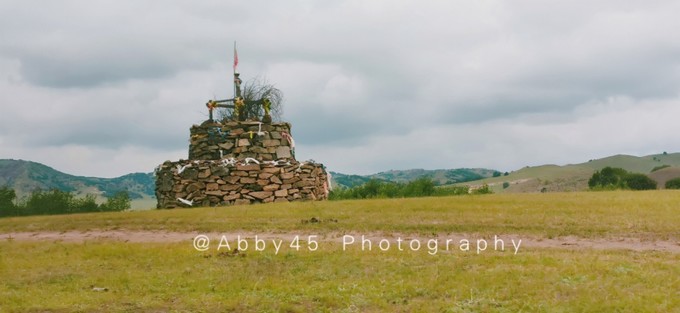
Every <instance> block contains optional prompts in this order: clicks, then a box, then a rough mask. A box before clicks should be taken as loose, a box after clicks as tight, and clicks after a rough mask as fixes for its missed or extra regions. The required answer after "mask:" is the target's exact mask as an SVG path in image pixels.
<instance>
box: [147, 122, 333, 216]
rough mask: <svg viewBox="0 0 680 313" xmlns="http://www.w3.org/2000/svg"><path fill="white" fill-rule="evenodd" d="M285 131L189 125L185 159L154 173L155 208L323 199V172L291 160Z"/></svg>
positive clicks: (291, 144)
mask: <svg viewBox="0 0 680 313" xmlns="http://www.w3.org/2000/svg"><path fill="white" fill-rule="evenodd" d="M290 128H291V126H290V124H288V123H273V124H265V123H261V122H254V121H226V122H223V123H216V122H213V121H206V122H204V123H203V124H201V125H194V126H192V127H191V138H190V145H189V159H188V160H180V161H177V162H170V161H166V162H165V163H163V164H162V165H160V166H159V167H158V168H157V169H156V198H157V200H158V205H157V207H158V208H174V207H178V206H185V207H186V206H209V205H210V206H214V205H229V204H249V203H267V202H287V201H295V200H324V199H327V198H328V191H329V188H330V185H329V184H330V181H329V177H328V173H327V172H326V170H325V168H324V166H323V165H322V164H319V163H315V162H314V161H307V162H298V161H297V160H296V159H295V141H294V140H293V137H292V136H291V134H290Z"/></svg>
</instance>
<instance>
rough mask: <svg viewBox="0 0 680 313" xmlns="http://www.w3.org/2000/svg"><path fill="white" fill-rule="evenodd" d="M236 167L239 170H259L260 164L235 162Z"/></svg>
mask: <svg viewBox="0 0 680 313" xmlns="http://www.w3.org/2000/svg"><path fill="white" fill-rule="evenodd" d="M236 169H237V170H239V171H259V170H260V164H248V165H241V164H237V165H236Z"/></svg>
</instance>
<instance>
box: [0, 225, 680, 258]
mask: <svg viewBox="0 0 680 313" xmlns="http://www.w3.org/2000/svg"><path fill="white" fill-rule="evenodd" d="M199 234H203V235H207V236H208V237H210V238H212V239H219V238H221V236H226V237H227V239H228V240H236V238H237V237H238V236H241V238H250V239H252V238H254V237H255V235H257V236H258V238H261V239H265V240H270V239H283V240H286V241H290V240H292V239H293V238H294V237H295V236H298V235H299V236H300V238H301V239H304V238H306V237H307V236H308V235H314V234H308V233H293V232H290V233H252V232H246V231H244V232H229V233H198V232H163V231H122V230H103V231H85V232H80V231H67V232H42V231H41V232H15V233H4V234H0V241H6V240H16V241H60V242H74V243H82V242H86V241H87V242H91V241H122V242H134V243H146V242H149V243H174V242H183V241H185V242H187V243H191V242H192V241H193V239H194V237H196V236H197V235H199ZM343 235H344V234H339V233H338V234H325V235H319V236H318V237H317V238H316V240H318V241H334V242H342V237H343ZM347 235H351V236H353V237H354V238H355V241H356V242H357V243H360V242H361V239H362V235H363V236H365V238H366V239H370V240H372V241H373V242H374V244H377V242H379V241H380V240H382V239H387V240H389V241H391V242H395V241H397V240H398V239H399V240H403V241H405V242H407V241H410V240H412V239H418V240H420V241H421V242H422V243H423V244H424V243H426V242H427V241H428V240H431V239H437V240H438V241H439V242H440V244H441V243H443V242H445V241H446V240H449V239H450V240H452V242H453V243H454V244H455V243H458V242H459V241H460V240H463V239H467V240H469V241H470V242H471V244H472V245H473V246H474V245H476V241H477V240H478V239H485V240H486V241H488V244H489V245H492V244H493V242H494V238H493V237H492V238H488V237H480V236H477V235H474V234H440V235H438V236H436V237H424V236H414V235H407V234H379V233H367V234H360V233H357V234H353V233H348V234H347ZM498 239H501V240H503V241H504V242H505V244H506V245H507V246H510V247H511V246H512V243H511V242H512V240H514V242H519V240H521V247H522V248H561V249H598V250H633V251H662V252H671V253H680V240H657V241H649V240H641V239H639V238H578V237H573V236H568V237H560V238H540V237H536V236H523V235H513V234H510V235H499V236H498Z"/></svg>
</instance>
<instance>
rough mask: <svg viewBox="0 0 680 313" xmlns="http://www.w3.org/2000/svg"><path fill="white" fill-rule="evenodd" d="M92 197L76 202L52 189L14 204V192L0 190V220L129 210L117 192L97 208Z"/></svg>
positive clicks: (125, 196)
mask: <svg viewBox="0 0 680 313" xmlns="http://www.w3.org/2000/svg"><path fill="white" fill-rule="evenodd" d="M95 200H96V198H95V196H94V195H86V196H85V197H82V198H79V197H76V195H75V194H73V193H71V192H66V191H61V190H58V189H52V190H49V191H43V190H36V191H34V192H32V193H31V194H30V195H29V196H28V197H26V198H25V199H22V200H17V195H16V192H15V191H14V189H11V188H9V187H7V186H3V187H0V217H1V216H27V215H50V214H71V213H86V212H116V211H124V210H128V209H130V196H129V195H128V193H127V192H126V191H120V192H118V193H116V194H115V195H114V196H113V197H109V198H107V199H106V202H105V203H102V204H98V203H97V202H96V201H95Z"/></svg>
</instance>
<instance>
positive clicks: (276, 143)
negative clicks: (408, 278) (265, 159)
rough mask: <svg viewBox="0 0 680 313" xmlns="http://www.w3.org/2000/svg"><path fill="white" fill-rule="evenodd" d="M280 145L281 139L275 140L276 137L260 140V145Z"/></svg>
mask: <svg viewBox="0 0 680 313" xmlns="http://www.w3.org/2000/svg"><path fill="white" fill-rule="evenodd" d="M280 145H281V141H279V140H276V139H270V140H263V141H262V146H264V147H277V146H280Z"/></svg>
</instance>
